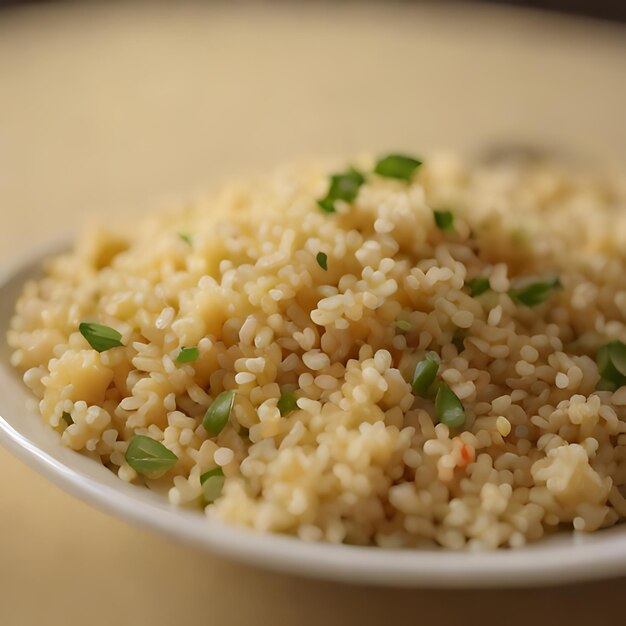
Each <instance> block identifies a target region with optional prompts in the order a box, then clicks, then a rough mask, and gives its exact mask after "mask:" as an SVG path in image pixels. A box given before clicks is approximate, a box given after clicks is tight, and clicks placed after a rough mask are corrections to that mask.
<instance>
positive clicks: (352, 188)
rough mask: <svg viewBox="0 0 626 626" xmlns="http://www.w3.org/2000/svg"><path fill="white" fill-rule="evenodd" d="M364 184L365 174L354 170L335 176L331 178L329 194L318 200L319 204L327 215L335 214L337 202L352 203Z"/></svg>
mask: <svg viewBox="0 0 626 626" xmlns="http://www.w3.org/2000/svg"><path fill="white" fill-rule="evenodd" d="M364 182H365V178H364V177H363V174H361V172H357V170H355V169H354V168H351V169H350V170H348V171H347V172H346V173H345V174H335V175H334V176H331V177H330V186H329V188H328V193H327V194H326V196H325V197H324V198H322V199H321V200H318V201H317V204H318V205H319V206H320V208H321V209H322V211H324V212H325V213H335V212H336V211H337V209H336V208H335V202H336V201H337V200H343V201H344V202H352V201H353V200H354V199H355V198H356V196H357V194H358V193H359V188H360V187H361V185H362V184H363V183H364Z"/></svg>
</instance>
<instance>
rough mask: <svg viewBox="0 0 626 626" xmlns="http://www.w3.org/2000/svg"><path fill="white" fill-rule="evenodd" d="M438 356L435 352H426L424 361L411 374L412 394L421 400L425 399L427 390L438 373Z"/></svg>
mask: <svg viewBox="0 0 626 626" xmlns="http://www.w3.org/2000/svg"><path fill="white" fill-rule="evenodd" d="M439 363H440V359H439V355H438V354H437V353H436V352H427V353H426V354H425V357H424V360H423V361H420V362H419V363H418V364H417V366H416V367H415V373H414V374H413V383H412V384H413V392H414V393H415V394H417V395H418V396H422V397H423V398H425V397H427V392H428V388H429V387H430V386H431V385H432V384H433V383H434V382H435V378H437V372H438V371H439Z"/></svg>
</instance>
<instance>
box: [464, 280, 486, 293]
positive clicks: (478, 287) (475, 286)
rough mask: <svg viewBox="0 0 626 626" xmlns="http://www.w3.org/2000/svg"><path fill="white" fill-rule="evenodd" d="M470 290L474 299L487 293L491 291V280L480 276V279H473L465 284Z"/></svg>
mask: <svg viewBox="0 0 626 626" xmlns="http://www.w3.org/2000/svg"><path fill="white" fill-rule="evenodd" d="M465 284H466V285H467V286H468V287H469V290H470V294H471V295H472V296H474V297H476V296H479V295H480V294H481V293H485V291H489V289H490V286H489V279H488V278H487V277H486V276H480V277H479V278H473V279H472V280H469V281H468V282H466V283H465Z"/></svg>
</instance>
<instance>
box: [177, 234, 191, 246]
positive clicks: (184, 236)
mask: <svg viewBox="0 0 626 626" xmlns="http://www.w3.org/2000/svg"><path fill="white" fill-rule="evenodd" d="M178 236H179V237H180V238H181V239H182V240H183V241H184V242H185V243H188V244H189V245H191V244H192V240H191V235H188V234H187V233H178Z"/></svg>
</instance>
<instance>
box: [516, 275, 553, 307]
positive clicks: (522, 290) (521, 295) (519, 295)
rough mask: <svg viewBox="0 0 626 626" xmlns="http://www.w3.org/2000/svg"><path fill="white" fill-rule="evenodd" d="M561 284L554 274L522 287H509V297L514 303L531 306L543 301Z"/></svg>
mask: <svg viewBox="0 0 626 626" xmlns="http://www.w3.org/2000/svg"><path fill="white" fill-rule="evenodd" d="M561 286H562V285H561V281H560V280H559V279H558V277H556V276H555V277H553V278H548V279H547V280H543V281H538V282H535V283H530V284H528V285H525V286H524V287H519V288H512V289H509V297H510V298H511V300H513V302H515V304H523V305H525V306H528V307H533V306H537V305H538V304H541V303H542V302H545V301H546V300H547V299H548V298H549V297H550V295H551V294H552V292H553V291H554V290H555V289H558V288H559V287H561Z"/></svg>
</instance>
